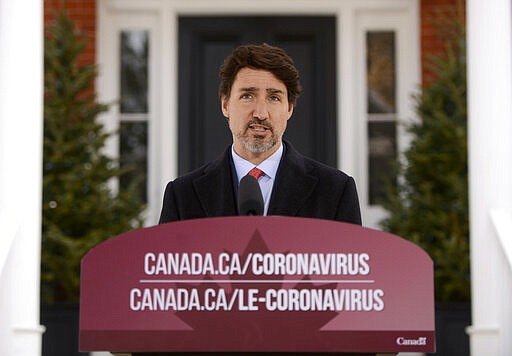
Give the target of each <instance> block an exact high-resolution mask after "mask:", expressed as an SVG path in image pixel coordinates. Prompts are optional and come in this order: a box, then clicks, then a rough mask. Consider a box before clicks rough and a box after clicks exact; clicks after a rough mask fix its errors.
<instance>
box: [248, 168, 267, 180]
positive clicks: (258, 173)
mask: <svg viewBox="0 0 512 356" xmlns="http://www.w3.org/2000/svg"><path fill="white" fill-rule="evenodd" d="M264 174H265V173H264V172H263V171H262V170H261V169H259V168H256V167H254V168H253V169H251V170H250V171H249V175H251V176H253V177H254V178H256V180H258V179H260V177H261V176H262V175H264Z"/></svg>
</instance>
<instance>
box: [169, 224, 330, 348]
mask: <svg viewBox="0 0 512 356" xmlns="http://www.w3.org/2000/svg"><path fill="white" fill-rule="evenodd" d="M227 252H228V253H230V251H227ZM270 252H271V251H269V249H268V247H267V245H266V243H265V241H264V240H263V238H262V237H261V234H260V232H259V231H258V230H256V231H255V232H254V234H253V235H252V237H251V239H250V241H249V242H248V245H247V246H246V248H245V251H244V252H243V254H242V255H241V261H242V263H243V262H244V261H246V260H247V258H248V256H249V254H250V253H261V254H265V253H270ZM283 253H284V254H286V253H287V252H283ZM285 277H286V276H284V275H267V276H260V275H255V274H254V273H253V271H252V270H251V269H250V268H249V269H248V270H247V272H246V274H245V275H230V276H229V278H230V279H228V280H226V283H220V282H219V281H217V280H213V279H212V277H211V276H209V275H208V276H206V277H205V278H204V279H203V281H202V282H201V281H198V285H192V284H189V283H177V286H178V287H179V288H184V289H188V290H189V291H190V290H192V289H196V290H197V291H198V293H199V295H204V293H205V292H206V290H207V289H214V290H216V291H219V290H220V289H223V287H222V285H224V284H228V285H229V286H230V287H231V288H228V289H230V290H226V296H227V299H228V300H230V299H231V298H232V297H233V293H235V291H237V293H239V294H243V295H244V296H247V295H248V290H249V289H254V288H257V289H258V299H257V301H258V303H257V305H258V310H257V311H247V310H239V308H238V304H237V303H234V306H233V308H232V309H231V310H218V311H204V310H200V311H199V310H198V311H196V310H192V311H177V312H176V314H175V315H176V316H177V317H179V318H180V319H181V320H183V321H184V322H185V323H186V324H188V325H189V326H190V327H191V328H192V329H193V330H191V331H189V332H193V333H194V334H195V337H197V338H199V339H202V340H208V344H209V345H211V347H212V350H213V349H216V348H222V349H224V350H229V348H230V344H231V343H232V341H233V340H236V344H239V345H240V344H242V345H244V348H246V350H258V351H266V350H273V351H278V350H279V347H280V345H287V346H286V347H287V348H288V349H290V347H292V348H293V345H295V344H296V345H301V347H304V345H305V344H308V342H307V341H306V342H305V340H304V338H309V339H310V340H311V342H312V343H313V344H314V343H315V342H314V338H321V336H320V334H321V333H322V332H321V331H320V329H321V328H322V326H324V325H325V324H326V323H328V322H329V321H330V320H332V319H333V318H334V317H336V316H337V315H338V313H337V312H335V311H288V310H286V311H280V310H272V311H271V310H268V309H267V308H266V307H265V301H264V300H263V299H262V297H263V296H264V295H265V293H266V292H267V291H268V290H269V289H273V290H280V289H290V288H293V289H297V290H299V291H300V290H303V289H317V290H322V289H336V286H337V283H328V284H322V285H315V284H314V282H313V281H312V280H311V279H310V278H309V277H308V276H304V277H303V278H302V279H301V280H300V282H299V281H295V283H294V282H293V281H291V283H290V281H286V285H285V280H284V278H285ZM251 281H254V283H252V282H251ZM267 281H268V282H267ZM205 282H206V283H205ZM217 282H219V283H217ZM283 338H285V339H286V340H283ZM272 340H275V344H272ZM230 341H231V342H230ZM301 351H307V350H301Z"/></svg>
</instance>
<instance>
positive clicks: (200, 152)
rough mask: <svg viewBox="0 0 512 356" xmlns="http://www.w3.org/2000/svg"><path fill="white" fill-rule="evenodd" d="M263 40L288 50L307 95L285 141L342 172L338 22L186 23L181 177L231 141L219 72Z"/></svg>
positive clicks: (300, 101)
mask: <svg viewBox="0 0 512 356" xmlns="http://www.w3.org/2000/svg"><path fill="white" fill-rule="evenodd" d="M262 42H266V43H269V44H271V45H277V46H280V47H282V48H284V49H285V50H286V51H287V52H288V54H289V55H290V56H291V57H292V58H293V60H294V61H295V65H296V66H297V68H298V69H299V71H300V73H301V82H302V85H303V88H304V89H303V93H302V95H301V96H300V97H299V99H298V102H297V106H296V108H295V110H294V113H293V116H292V118H291V119H290V121H289V122H288V128H287V130H286V133H285V135H284V137H285V138H287V139H289V140H290V141H291V142H292V143H293V145H294V146H295V147H296V148H297V149H298V150H299V151H300V152H302V153H303V154H305V155H308V156H310V157H312V158H315V159H317V160H319V161H322V162H324V163H327V164H329V165H332V166H336V163H337V156H336V152H337V148H336V147H337V145H336V134H337V131H336V66H335V63H336V58H335V53H336V49H335V42H336V41H335V18H334V17H180V19H179V88H180V90H179V108H178V112H179V121H178V122H179V159H178V165H179V174H183V173H186V172H188V171H190V170H192V169H194V168H197V167H199V166H201V165H202V164H204V163H206V162H208V161H211V160H212V159H215V158H216V157H218V156H219V154H221V153H222V152H223V150H224V149H225V148H226V147H227V146H228V145H229V144H230V143H231V142H232V139H231V133H230V131H229V127H228V125H227V121H226V119H225V118H224V116H223V115H222V112H221V109H220V100H219V97H218V85H219V80H218V70H219V67H220V65H221V64H222V61H223V60H224V58H225V57H226V56H227V55H228V54H229V53H230V52H231V51H232V50H233V49H234V48H235V47H236V46H238V45H240V44H245V43H262Z"/></svg>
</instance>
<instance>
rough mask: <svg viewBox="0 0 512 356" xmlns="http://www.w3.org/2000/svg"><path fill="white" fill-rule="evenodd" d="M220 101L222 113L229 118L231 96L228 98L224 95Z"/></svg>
mask: <svg viewBox="0 0 512 356" xmlns="http://www.w3.org/2000/svg"><path fill="white" fill-rule="evenodd" d="M220 103H221V109H222V114H224V117H225V118H226V119H228V120H229V98H226V96H223V97H222V98H221V99H220Z"/></svg>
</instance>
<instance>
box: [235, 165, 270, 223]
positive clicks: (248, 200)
mask: <svg viewBox="0 0 512 356" xmlns="http://www.w3.org/2000/svg"><path fill="white" fill-rule="evenodd" d="M263 208H264V203H263V195H262V194H261V190H260V185H259V184H258V181H257V180H256V178H254V177H253V176H251V175H249V174H248V175H246V176H245V177H243V178H242V179H241V180H240V185H239V186H238V213H239V215H263Z"/></svg>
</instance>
